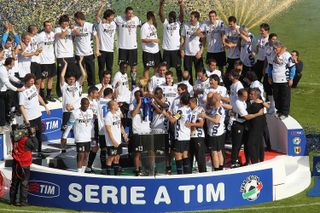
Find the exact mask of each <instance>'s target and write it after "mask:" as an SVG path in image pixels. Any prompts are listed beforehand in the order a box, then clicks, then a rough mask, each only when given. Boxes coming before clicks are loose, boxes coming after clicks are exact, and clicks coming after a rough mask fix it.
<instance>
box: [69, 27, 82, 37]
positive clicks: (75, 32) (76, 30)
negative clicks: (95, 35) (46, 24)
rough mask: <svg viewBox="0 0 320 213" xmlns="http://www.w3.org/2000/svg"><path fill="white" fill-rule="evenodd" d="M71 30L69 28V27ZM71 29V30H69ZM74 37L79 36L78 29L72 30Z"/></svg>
mask: <svg viewBox="0 0 320 213" xmlns="http://www.w3.org/2000/svg"><path fill="white" fill-rule="evenodd" d="M70 28H71V27H70ZM71 29H72V28H71ZM73 34H74V35H79V34H80V29H74V30H73Z"/></svg>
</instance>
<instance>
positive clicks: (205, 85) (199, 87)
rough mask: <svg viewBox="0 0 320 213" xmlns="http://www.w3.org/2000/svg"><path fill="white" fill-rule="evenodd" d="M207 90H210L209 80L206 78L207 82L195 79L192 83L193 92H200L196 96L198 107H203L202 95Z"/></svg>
mask: <svg viewBox="0 0 320 213" xmlns="http://www.w3.org/2000/svg"><path fill="white" fill-rule="evenodd" d="M209 88H210V79H209V78H207V80H205V81H201V80H200V79H197V80H196V81H195V82H194V86H193V90H194V91H199V92H200V94H198V96H197V97H198V105H199V106H204V102H203V94H204V91H205V90H206V89H209Z"/></svg>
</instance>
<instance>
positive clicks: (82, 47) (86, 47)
mask: <svg viewBox="0 0 320 213" xmlns="http://www.w3.org/2000/svg"><path fill="white" fill-rule="evenodd" d="M74 28H75V29H79V30H80V34H79V35H76V36H75V38H74V45H75V54H76V55H77V56H89V55H92V54H93V48H92V37H93V36H95V35H96V33H97V32H96V30H95V28H94V26H93V24H91V23H89V22H84V25H83V27H81V26H79V25H76V26H75V27H74Z"/></svg>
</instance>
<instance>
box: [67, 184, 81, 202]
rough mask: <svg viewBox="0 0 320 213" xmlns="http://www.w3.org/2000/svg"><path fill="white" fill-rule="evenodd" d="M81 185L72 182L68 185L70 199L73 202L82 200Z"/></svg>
mask: <svg viewBox="0 0 320 213" xmlns="http://www.w3.org/2000/svg"><path fill="white" fill-rule="evenodd" d="M81 188H82V187H81V185H80V184H77V183H71V184H70V185H69V187H68V189H69V192H70V195H69V196H68V197H69V200H71V201H72V202H80V201H81V200H82V193H81V191H80V190H81Z"/></svg>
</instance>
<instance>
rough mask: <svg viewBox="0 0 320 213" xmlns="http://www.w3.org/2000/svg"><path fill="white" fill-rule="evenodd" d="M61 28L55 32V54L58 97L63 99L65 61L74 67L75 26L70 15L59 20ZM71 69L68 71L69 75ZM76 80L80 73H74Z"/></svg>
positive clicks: (57, 28)
mask: <svg viewBox="0 0 320 213" xmlns="http://www.w3.org/2000/svg"><path fill="white" fill-rule="evenodd" d="M58 22H59V26H58V27H56V29H55V30H54V32H55V41H54V42H55V43H54V45H55V53H56V57H57V82H56V95H57V96H58V97H62V91H61V90H60V84H61V83H63V82H60V76H61V72H62V70H63V68H64V66H65V63H64V61H66V62H67V63H68V67H69V68H70V67H74V65H75V58H74V51H73V50H74V48H73V37H72V30H73V28H74V25H73V24H71V23H70V18H69V16H68V15H62V16H60V18H59V21H58ZM69 72H70V69H68V71H67V75H69ZM73 74H74V75H75V76H76V78H78V77H79V76H80V74H79V73H73Z"/></svg>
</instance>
